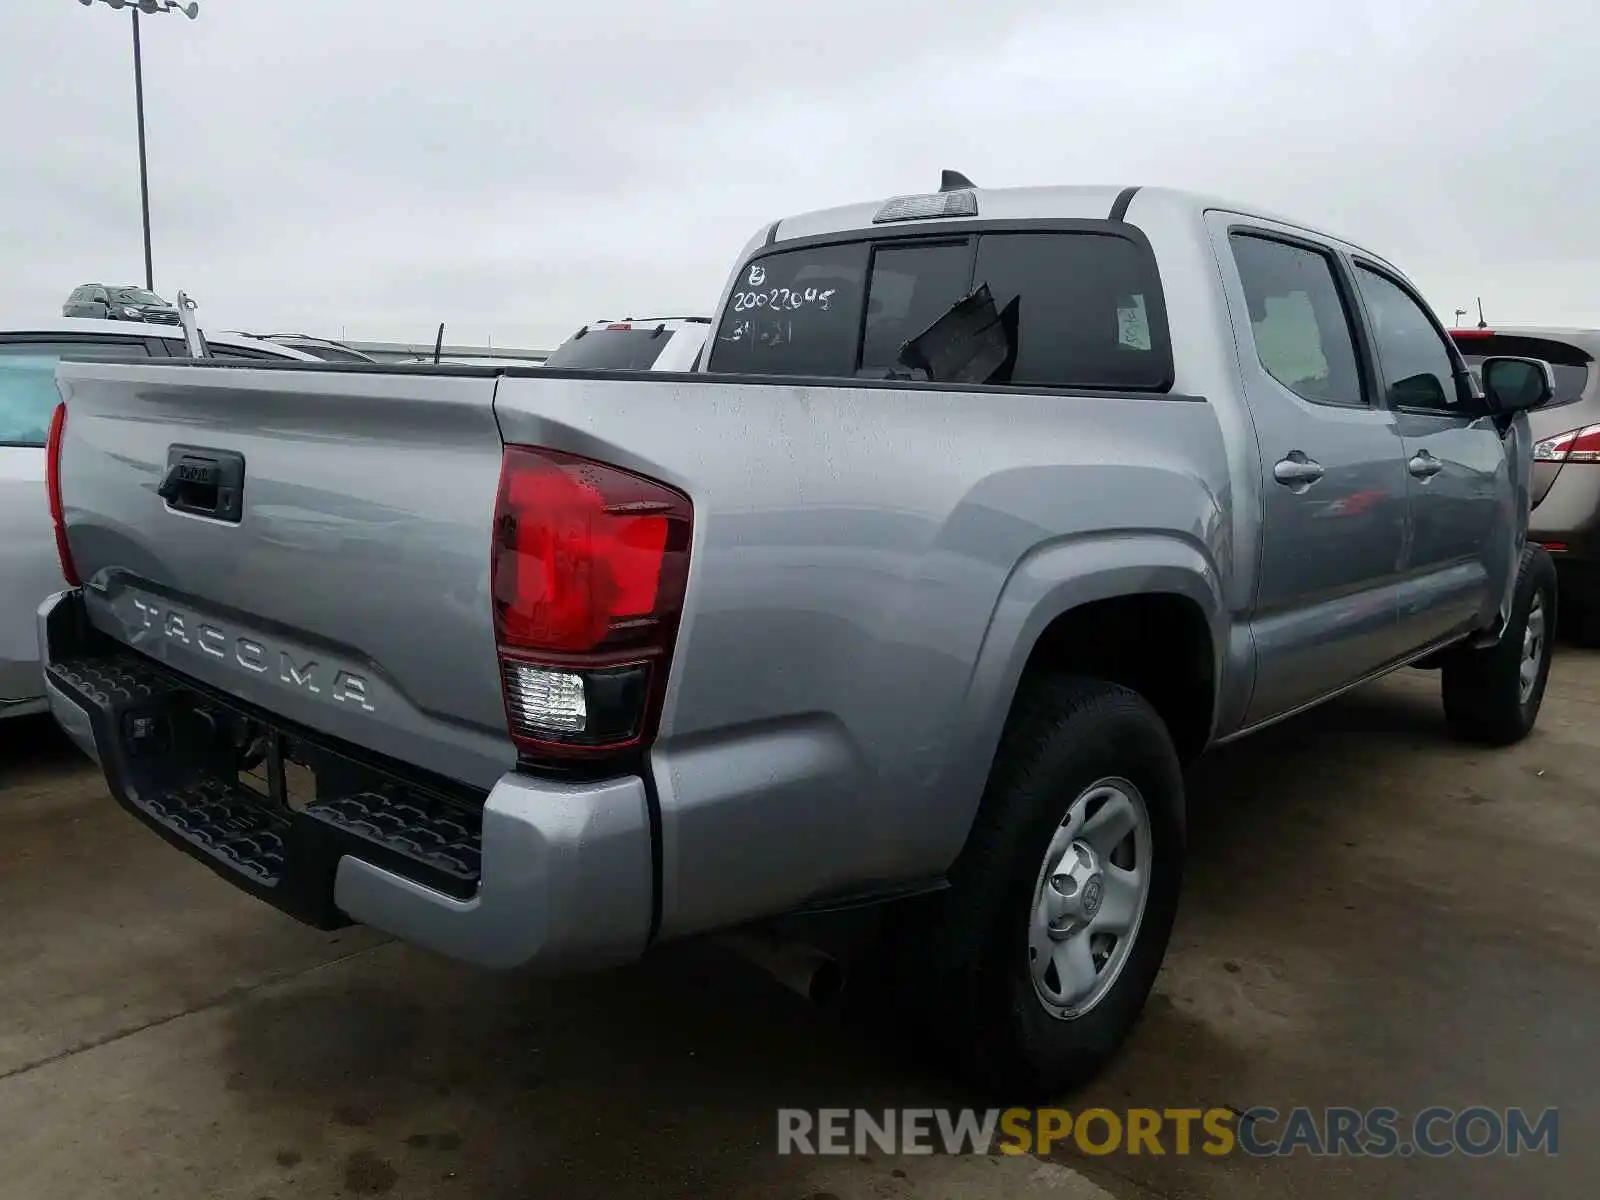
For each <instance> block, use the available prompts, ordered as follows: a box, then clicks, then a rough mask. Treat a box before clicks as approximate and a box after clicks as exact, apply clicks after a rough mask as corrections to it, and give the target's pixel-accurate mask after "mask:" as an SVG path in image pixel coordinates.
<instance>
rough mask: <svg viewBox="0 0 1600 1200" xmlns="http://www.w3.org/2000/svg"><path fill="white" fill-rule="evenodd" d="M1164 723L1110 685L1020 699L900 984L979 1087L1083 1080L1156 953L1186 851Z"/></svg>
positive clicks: (1101, 1057)
mask: <svg viewBox="0 0 1600 1200" xmlns="http://www.w3.org/2000/svg"><path fill="white" fill-rule="evenodd" d="M1183 805H1184V799H1183V781H1182V773H1181V770H1180V768H1179V763H1178V755H1177V752H1176V751H1175V749H1174V748H1173V744H1172V739H1171V737H1170V736H1169V735H1168V732H1167V729H1166V726H1165V725H1164V724H1163V722H1162V721H1161V718H1160V717H1159V716H1157V714H1156V713H1155V711H1154V709H1152V708H1151V707H1150V705H1149V703H1148V702H1146V701H1145V700H1144V699H1143V697H1141V696H1139V695H1138V694H1137V693H1135V692H1132V691H1130V690H1128V689H1127V688H1124V687H1119V686H1117V685H1116V684H1111V683H1104V682H1100V681H1096V680H1088V679H1081V678H1072V677H1057V678H1050V679H1044V680H1040V681H1038V682H1037V683H1035V684H1033V685H1031V686H1030V687H1029V688H1028V690H1027V691H1026V692H1025V693H1024V694H1023V695H1022V696H1020V697H1019V699H1018V708H1017V711H1016V714H1015V715H1014V716H1013V719H1012V722H1011V726H1010V727H1009V728H1008V730H1007V732H1006V735H1005V737H1004V739H1003V740H1002V743H1001V748H1000V752H999V754H998V755H997V757H996V761H995V766H994V769H993V771H992V773H991V778H990V782H989V787H988V790H987V792H986V794H985V797H984V800H983V804H982V807H981V808H980V812H979V816H978V819H977V821H976V822H975V824H974V827H973V830H972V834H971V836H970V838H969V840H968V844H967V846H966V848H965V850H964V851H963V853H962V856H961V859H960V860H959V861H958V862H957V864H956V866H955V867H954V869H953V870H952V872H951V878H950V885H951V886H950V889H949V891H948V892H947V893H945V894H944V895H943V896H942V897H940V904H939V908H940V910H941V911H939V912H938V913H937V915H936V917H935V919H934V921H933V925H932V928H931V929H930V930H928V931H927V933H928V934H929V936H928V937H926V938H925V939H924V940H923V947H924V948H923V951H922V953H921V954H919V955H917V956H916V957H915V958H914V959H913V960H912V961H913V963H914V964H915V965H914V968H913V969H914V970H915V971H916V972H917V973H916V975H914V976H913V977H912V978H910V979H908V980H907V981H906V982H907V983H908V984H909V985H910V986H909V988H908V989H906V990H905V992H904V993H903V994H906V995H908V996H910V997H912V1002H913V1003H916V1004H918V1005H919V1006H927V1005H931V1006H932V1008H933V1014H932V1015H933V1016H934V1018H935V1019H934V1021H933V1022H932V1023H931V1024H932V1028H931V1032H932V1033H933V1035H934V1036H935V1037H936V1038H937V1039H938V1040H939V1041H940V1042H942V1043H943V1044H944V1045H945V1046H946V1047H947V1048H948V1050H949V1051H950V1052H951V1054H952V1056H953V1057H954V1058H955V1060H956V1062H957V1063H958V1065H959V1066H961V1067H962V1068H963V1069H964V1071H965V1073H966V1074H968V1075H969V1076H970V1077H972V1078H973V1079H974V1080H975V1081H976V1082H978V1083H979V1084H980V1085H983V1086H985V1087H987V1088H990V1089H993V1090H994V1091H996V1092H1003V1093H1005V1094H1007V1095H1009V1096H1012V1097H1016V1098H1021V1096H1020V1095H1019V1094H1020V1093H1025V1094H1026V1095H1027V1096H1030V1097H1031V1096H1046V1095H1049V1094H1051V1093H1054V1092H1058V1091H1061V1090H1064V1089H1070V1088H1073V1087H1075V1086H1077V1085H1079V1084H1081V1083H1083V1082H1085V1081H1086V1080H1088V1079H1089V1078H1090V1077H1092V1076H1093V1075H1094V1074H1095V1073H1096V1072H1097V1071H1098V1070H1099V1069H1100V1067H1101V1066H1102V1065H1103V1064H1104V1063H1105V1061H1106V1060H1107V1059H1108V1058H1109V1057H1110V1056H1111V1055H1112V1053H1113V1052H1114V1051H1115V1050H1116V1049H1117V1047H1118V1046H1119V1045H1120V1044H1121V1043H1122V1041H1123V1040H1124V1038H1125V1037H1126V1035H1127V1033H1128V1031H1129V1029H1130V1028H1131V1027H1132V1025H1133V1024H1134V1022H1135V1020H1136V1019H1137V1018H1138V1015H1139V1013H1140V1011H1141V1010H1142V1009H1143V1007H1144V1003H1145V1000H1146V998H1147V997H1148V996H1149V993H1150V989H1151V986H1152V985H1153V984H1154V982H1155V978H1156V974H1157V972H1158V971H1159V970H1160V967H1161V961H1162V958H1163V956H1164V955H1165V953H1166V946H1167V940H1168V937H1169V936H1170V934H1171V931H1172V922H1173V917H1174V915H1175V913H1176V910H1177V901H1178V892H1179V887H1180V883H1181V879H1182V865H1183Z"/></svg>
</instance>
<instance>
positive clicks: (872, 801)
mask: <svg viewBox="0 0 1600 1200" xmlns="http://www.w3.org/2000/svg"><path fill="white" fill-rule="evenodd" d="M496 410H497V413H498V415H499V419H500V424H501V429H502V432H503V434H504V436H505V438H506V440H507V441H513V442H530V443H535V444H541V445H548V446H554V447H558V448H561V449H566V450H569V451H573V452H576V453H581V454H587V455H591V456H593V457H596V458H599V459H603V460H605V461H610V462H614V463H616V464H617V465H619V466H623V467H628V468H631V469H634V470H638V471H642V472H644V473H646V474H650V475H653V476H655V477H657V478H660V479H662V480H664V481H666V482H668V483H672V484H676V485H678V486H680V487H682V488H684V490H686V491H687V492H689V493H690V494H691V495H692V496H693V498H694V504H695V533H694V550H693V559H692V567H691V577H690V585H689V595H688V600H687V606H686V616H685V623H684V626H683V629H682V631H681V632H680V634H679V639H678V645H677V650H676V653H675V655H674V663H673V670H672V678H671V684H670V688H669V693H668V697H667V706H666V711H665V715H664V719H663V728H662V735H661V738H660V740H659V741H658V743H657V745H656V747H655V749H654V752H653V755H652V761H653V766H654V774H655V780H656V786H657V789H658V794H659V798H660V803H661V809H662V836H663V855H662V861H663V874H664V879H663V919H662V930H661V931H662V933H663V934H666V935H673V934H680V933H686V932H691V931H694V930H697V929H701V928H707V927H711V926H714V925H718V924H722V923H726V922H728V921H731V920H735V919H739V918H742V917H754V916H757V915H762V914H765V913H770V912H774V911H780V910H782V909H784V908H785V907H787V906H789V905H792V904H795V903H798V902H801V901H805V900H808V899H814V898H818V897H819V896H825V895H826V894H828V893H829V892H830V890H835V889H836V890H839V891H852V890H859V889H860V888H862V887H863V886H866V885H869V884H870V883H871V882H872V881H877V880H881V881H884V882H886V883H888V882H894V881H903V880H908V879H914V878H916V877H918V876H933V875H937V874H939V873H941V872H942V871H944V870H945V869H946V868H947V867H948V865H949V863H950V862H951V860H952V859H953V858H954V856H955V855H956V854H957V853H958V852H959V850H960V847H961V845H962V843H963V842H964V840H965V837H966V834H967V830H968V828H969V826H970V823H971V819H972V815H973V812H974V811H975V807H976V804H977V801H978V798H979V795H980V794H981V790H982V784H983V778H984V776H985V775H986V774H987V770H988V766H989V762H990V760H991V758H992V755H993V750H994V743H995V741H996V740H997V738H998V736H999V731H1000V723H1001V722H1002V721H1003V719H1004V716H1005V712H1006V710H1007V708H1008V707H1009V704H1010V698H1011V690H1012V689H1014V687H1015V683H1016V675H1017V673H1018V672H1019V671H1020V670H1021V666H1022V662H1023V661H1024V660H1025V658H1026V652H1027V649H1028V648H1029V647H1031V641H1028V640H1027V639H1028V638H1030V637H1032V636H1036V635H1037V632H1038V630H1039V629H1040V628H1042V623H1044V622H1047V621H1048V619H1049V618H1050V616H1053V615H1055V613H1056V612H1059V611H1064V610H1065V609H1067V608H1070V607H1073V606H1074V605H1075V604H1077V603H1081V602H1084V601H1086V600H1090V599H1096V598H1100V596H1102V595H1104V594H1112V595H1116V594H1126V592H1127V591H1129V590H1133V591H1140V590H1148V591H1171V590H1176V591H1181V592H1184V593H1186V594H1189V595H1191V596H1192V597H1194V598H1195V599H1196V601H1197V602H1198V603H1202V604H1203V605H1204V607H1205V610H1206V611H1207V614H1208V618H1210V619H1213V620H1214V621H1215V622H1216V626H1217V628H1218V631H1219V633H1220V634H1222V635H1223V636H1225V628H1226V618H1225V616H1223V615H1222V614H1223V599H1222V592H1223V581H1224V580H1225V579H1227V578H1228V576H1229V565H1228V563H1227V561H1226V560H1227V557H1228V555H1229V554H1230V553H1231V549H1230V544H1231V538H1230V533H1229V527H1228V524H1227V515H1226V506H1225V497H1224V495H1223V494H1222V493H1225V492H1226V490H1227V487H1228V483H1227V481H1228V478H1229V475H1228V470H1229V468H1228V462H1227V457H1226V454H1225V452H1224V448H1223V441H1222V435H1221V433H1220V430H1219V427H1218V423H1217V418H1216V415H1215V412H1214V410H1213V408H1212V406H1211V405H1210V404H1209V403H1207V402H1205V401H1203V400H1199V399H1177V398H1165V397H1149V398H1110V397H1086V396H1070V395H1060V394H1057V395H1045V394H1031V393H1022V392H1016V393H1009V394H1007V393H1001V392H987V393H984V392H980V393H971V392H956V391H944V390H936V389H895V388H867V387H855V386H785V385H773V384H751V383H740V382H736V381H723V382H716V383H712V382H709V381H708V382H706V383H694V384H687V383H675V382H670V381H662V382H661V383H660V384H659V385H658V386H655V387H649V388H641V387H639V386H638V385H637V383H633V382H629V381H623V380H617V381H615V382H611V381H603V380H578V379H563V378H558V377H555V376H547V377H544V378H537V377H526V378H507V379H503V380H502V381H501V384H500V390H499V392H498V394H497V400H496ZM1002 596H1006V597H1008V598H1015V602H1014V603H1011V604H1008V605H1007V606H1002V604H1001V600H1002ZM997 622H998V623H999V624H996V623H997ZM992 628H993V629H995V630H996V631H997V633H998V637H997V640H994V641H991V640H990V635H991V629H992Z"/></svg>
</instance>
